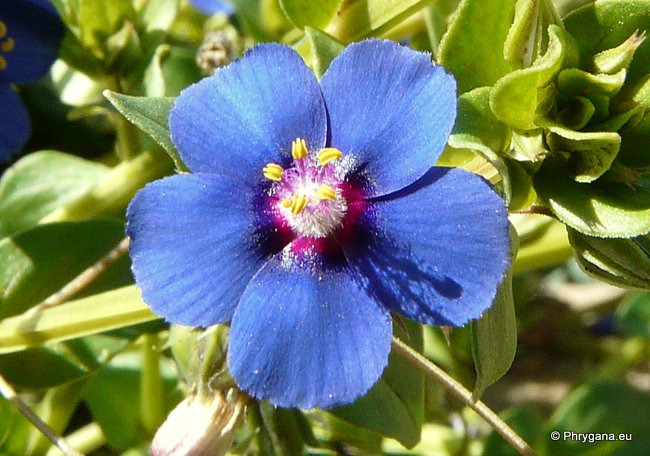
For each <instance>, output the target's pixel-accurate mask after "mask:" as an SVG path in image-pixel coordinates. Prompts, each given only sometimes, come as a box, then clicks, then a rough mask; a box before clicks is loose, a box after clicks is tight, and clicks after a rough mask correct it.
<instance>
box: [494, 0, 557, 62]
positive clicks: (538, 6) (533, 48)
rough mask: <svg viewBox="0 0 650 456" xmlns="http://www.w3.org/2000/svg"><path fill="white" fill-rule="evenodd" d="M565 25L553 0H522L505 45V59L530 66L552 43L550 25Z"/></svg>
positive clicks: (516, 10) (519, 2) (518, 4)
mask: <svg viewBox="0 0 650 456" xmlns="http://www.w3.org/2000/svg"><path fill="white" fill-rule="evenodd" d="M551 24H556V25H558V26H560V27H562V21H561V19H560V17H559V15H558V14H557V12H556V11H555V7H554V5H553V3H552V2H551V1H550V0H518V1H517V5H516V8H515V17H514V20H513V21H512V26H511V27H510V30H508V36H507V38H506V41H505V44H504V46H503V56H504V58H505V60H506V61H507V62H508V63H510V64H511V65H512V66H513V67H514V68H526V67H529V66H530V65H531V63H532V62H533V61H534V60H536V59H537V58H538V57H540V56H541V55H542V54H543V53H544V52H545V51H546V49H547V47H548V39H549V37H548V35H547V33H546V30H547V29H548V27H549V25H551Z"/></svg>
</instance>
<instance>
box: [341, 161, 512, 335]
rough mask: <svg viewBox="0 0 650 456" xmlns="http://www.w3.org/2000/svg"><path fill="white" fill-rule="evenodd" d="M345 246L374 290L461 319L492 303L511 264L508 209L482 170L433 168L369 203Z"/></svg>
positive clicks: (443, 320)
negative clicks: (363, 217) (357, 227)
mask: <svg viewBox="0 0 650 456" xmlns="http://www.w3.org/2000/svg"><path fill="white" fill-rule="evenodd" d="M370 204H371V207H370V208H368V210H367V211H366V214H367V215H366V219H365V220H360V221H359V222H360V225H361V226H362V228H359V229H358V231H357V233H356V238H355V239H353V241H352V242H350V243H348V244H346V245H344V249H345V253H346V256H347V258H348V261H349V263H350V265H351V266H352V267H353V268H354V269H355V271H356V273H357V274H358V275H359V279H358V280H360V281H361V282H362V283H364V287H365V288H366V289H367V291H368V293H370V294H371V295H373V296H375V297H376V299H377V300H379V301H380V302H382V303H383V304H384V305H387V306H388V307H390V308H391V309H392V310H395V311H397V312H399V313H402V314H404V315H406V316H407V317H409V318H412V319H414V320H417V321H419V322H422V323H427V324H434V325H451V326H461V325H463V324H465V323H466V322H467V321H469V320H471V319H475V318H478V317H479V316H480V315H481V313H482V312H483V311H485V310H486V309H487V308H488V307H489V306H490V305H491V304H492V300H493V298H494V296H495V294H496V290H497V288H498V286H499V284H500V282H501V280H502V278H503V274H504V272H505V270H506V268H507V266H508V263H509V255H510V240H509V233H508V219H507V211H506V208H505V206H504V203H503V201H502V200H501V198H500V197H499V196H498V195H497V194H496V193H494V191H493V190H492V189H491V188H490V187H489V185H488V184H487V183H486V182H485V181H484V180H483V179H482V178H480V177H479V176H476V175H474V174H471V173H468V172H466V171H462V170H457V169H449V168H433V169H432V170H431V171H430V172H429V173H427V175H425V176H424V177H423V178H422V179H421V180H420V181H418V182H417V183H416V184H415V185H413V186H411V187H409V188H406V189H403V190H402V191H400V192H398V193H394V194H393V195H390V196H388V197H381V198H377V199H375V200H372V201H371V202H370Z"/></svg>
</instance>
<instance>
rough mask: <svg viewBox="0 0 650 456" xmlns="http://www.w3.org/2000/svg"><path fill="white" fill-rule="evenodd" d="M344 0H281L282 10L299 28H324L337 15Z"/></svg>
mask: <svg viewBox="0 0 650 456" xmlns="http://www.w3.org/2000/svg"><path fill="white" fill-rule="evenodd" d="M342 3H343V0H321V1H318V2H314V1H311V0H280V5H281V6H282V10H283V11H284V13H285V14H286V15H287V17H288V18H289V20H291V22H293V24H294V25H295V26H296V27H298V28H305V27H307V26H308V27H313V28H318V29H324V28H325V26H327V24H329V23H330V21H331V20H332V19H333V18H334V17H335V16H336V12H337V11H338V9H339V7H340V6H341V4H342Z"/></svg>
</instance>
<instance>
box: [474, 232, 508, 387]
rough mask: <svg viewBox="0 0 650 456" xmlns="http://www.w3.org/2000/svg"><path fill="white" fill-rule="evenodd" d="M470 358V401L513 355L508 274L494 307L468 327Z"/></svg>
mask: <svg viewBox="0 0 650 456" xmlns="http://www.w3.org/2000/svg"><path fill="white" fill-rule="evenodd" d="M510 236H511V239H512V246H511V249H512V252H511V255H512V257H513V258H514V257H515V256H516V255H517V249H518V248H519V240H518V238H517V232H516V231H515V229H514V227H512V226H511V227H510ZM470 329H471V333H472V357H473V358H474V367H475V369H476V382H475V383H474V393H473V396H474V398H476V399H478V398H479V397H481V395H482V394H483V393H484V392H485V390H486V389H487V388H488V387H489V386H490V385H492V384H493V383H495V382H496V381H497V380H499V379H500V378H501V377H503V375H505V373H506V372H508V370H510V366H511V365H512V361H513V360H514V359H515V354H516V353H517V320H516V318H515V303H514V300H513V296H512V271H509V272H508V273H507V275H506V277H505V278H504V280H503V283H502V284H501V286H500V287H499V290H498V291H497V295H496V297H495V298H494V304H492V307H490V308H489V309H488V310H487V311H486V312H485V314H484V315H483V316H482V317H481V318H479V319H478V320H475V321H473V322H472V323H471V324H470Z"/></svg>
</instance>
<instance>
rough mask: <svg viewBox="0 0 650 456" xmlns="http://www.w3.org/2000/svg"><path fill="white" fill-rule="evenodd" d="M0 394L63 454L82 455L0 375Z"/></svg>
mask: <svg viewBox="0 0 650 456" xmlns="http://www.w3.org/2000/svg"><path fill="white" fill-rule="evenodd" d="M0 394H2V395H3V396H4V398H5V399H7V400H8V401H9V402H11V404H12V405H13V406H14V407H16V409H17V410H18V411H19V412H20V413H21V414H22V415H23V416H24V417H25V418H27V419H28V420H29V421H30V422H31V423H32V424H33V425H34V426H35V427H36V428H37V429H38V430H39V431H41V433H42V434H43V435H44V436H45V437H47V439H48V440H49V441H50V442H52V443H53V444H54V445H56V446H57V447H58V448H59V449H60V450H61V451H62V452H63V454H64V455H65V456H83V454H81V453H79V452H78V451H77V450H75V449H74V448H72V447H71V446H70V444H68V442H66V440H65V439H64V438H63V437H60V436H58V435H57V434H56V433H55V432H54V431H53V430H52V428H50V427H49V426H48V425H47V423H45V422H44V421H43V420H41V419H40V418H39V417H38V415H36V413H34V411H33V410H32V409H31V408H29V406H28V405H27V404H25V402H23V400H22V399H21V398H20V396H18V394H17V393H16V391H15V390H14V389H13V388H12V387H11V385H10V384H9V383H7V381H6V380H5V379H4V377H2V375H0Z"/></svg>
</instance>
